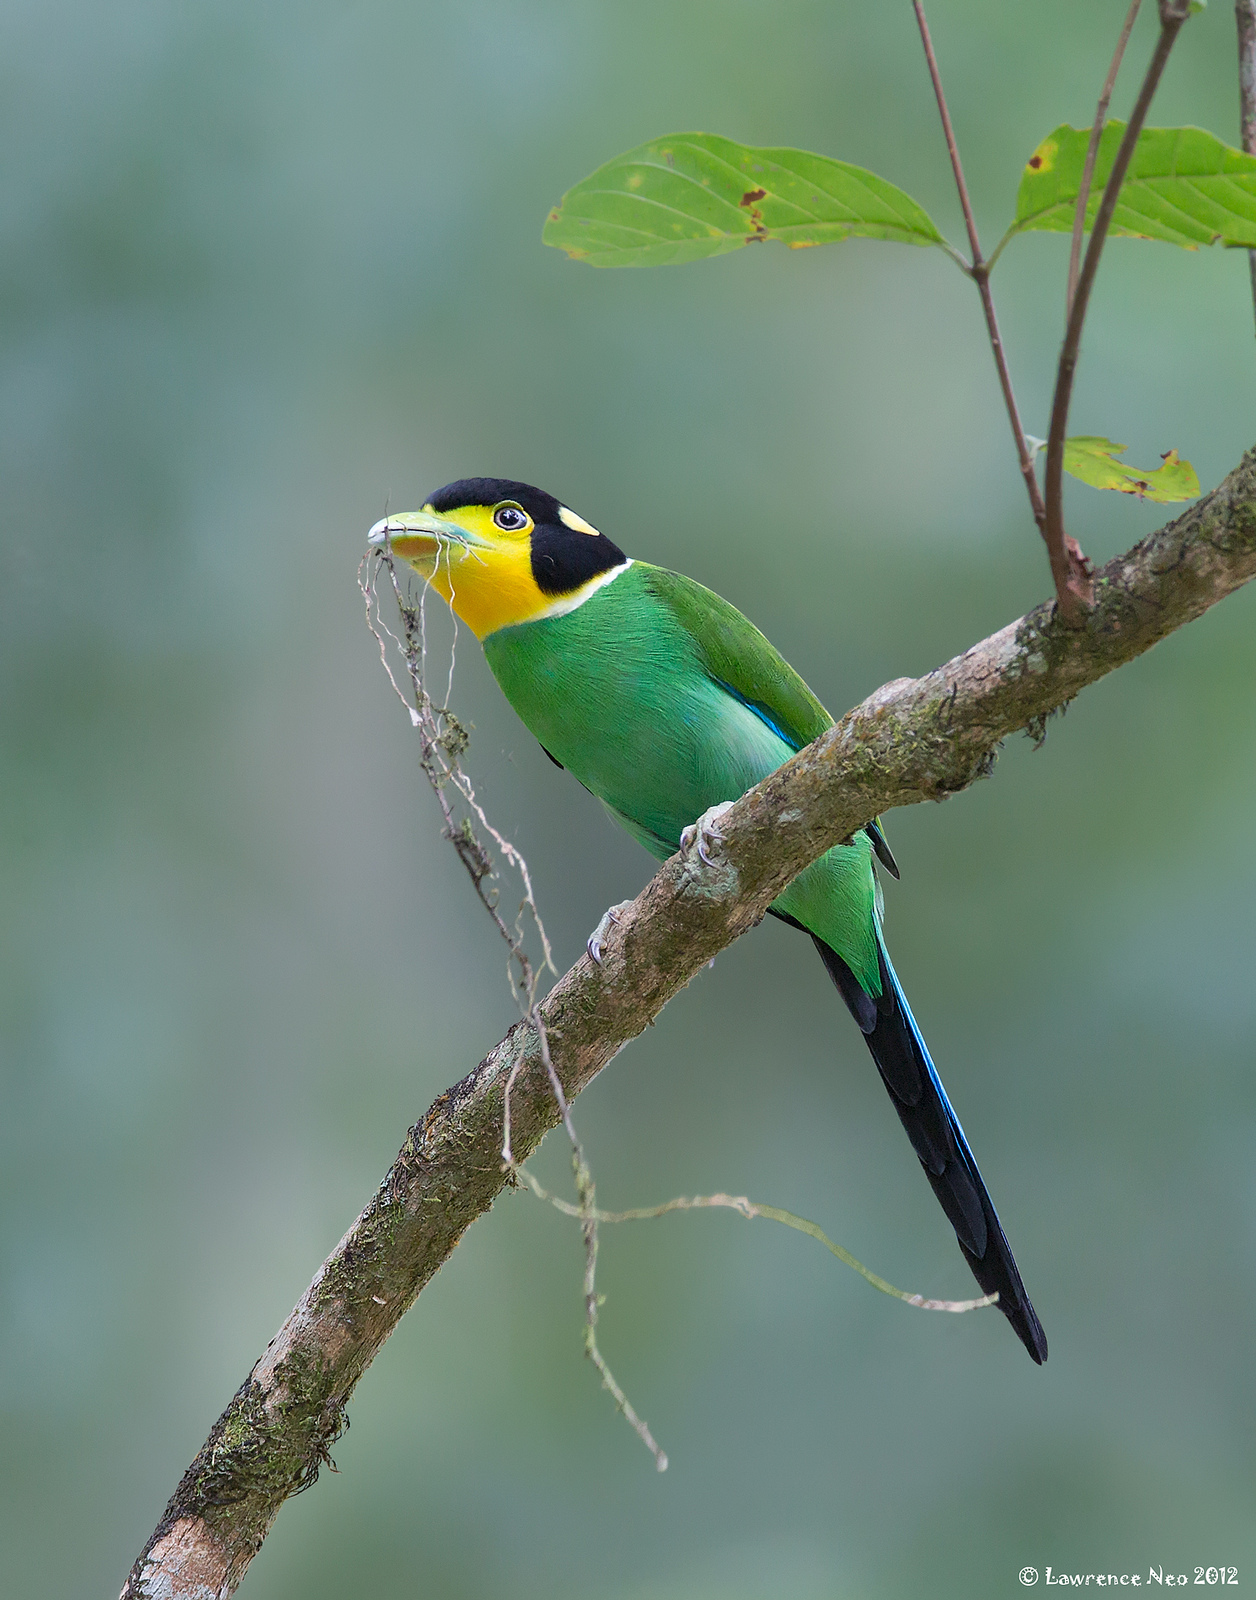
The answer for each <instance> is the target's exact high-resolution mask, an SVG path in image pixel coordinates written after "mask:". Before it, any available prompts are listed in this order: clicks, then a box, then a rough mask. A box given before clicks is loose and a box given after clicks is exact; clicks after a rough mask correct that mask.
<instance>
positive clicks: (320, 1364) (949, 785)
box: [122, 451, 1256, 1600]
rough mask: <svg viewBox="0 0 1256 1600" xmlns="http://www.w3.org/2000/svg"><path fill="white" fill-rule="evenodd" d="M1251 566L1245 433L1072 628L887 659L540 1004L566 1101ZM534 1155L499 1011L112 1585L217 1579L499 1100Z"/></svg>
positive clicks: (515, 1033)
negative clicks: (832, 865)
mask: <svg viewBox="0 0 1256 1600" xmlns="http://www.w3.org/2000/svg"><path fill="white" fill-rule="evenodd" d="M1253 576H1256V451H1253V452H1249V453H1248V455H1246V456H1245V457H1244V459H1243V461H1242V462H1241V464H1240V465H1239V466H1238V468H1237V469H1236V470H1235V471H1234V472H1233V473H1231V474H1230V476H1229V477H1228V478H1227V479H1226V480H1225V482H1224V483H1222V484H1221V486H1220V487H1219V488H1218V489H1216V490H1215V491H1214V492H1213V493H1212V494H1210V495H1207V496H1206V497H1205V498H1204V499H1202V500H1200V501H1199V502H1198V503H1197V504H1196V505H1194V506H1193V507H1192V508H1191V509H1190V510H1189V511H1187V512H1186V513H1185V515H1183V516H1181V517H1178V518H1176V519H1175V520H1174V521H1173V522H1171V523H1168V524H1167V525H1166V526H1165V527H1163V528H1162V529H1160V530H1159V532H1157V533H1155V534H1153V535H1151V537H1150V538H1148V539H1145V540H1143V541H1142V542H1141V543H1140V544H1138V545H1136V546H1135V547H1134V548H1133V549H1132V550H1130V551H1129V552H1128V553H1127V554H1125V555H1123V556H1119V557H1117V559H1116V560H1114V561H1111V562H1109V563H1108V565H1107V566H1106V567H1105V568H1103V570H1102V571H1101V572H1099V573H1097V574H1096V579H1095V604H1094V607H1093V609H1092V610H1090V611H1088V612H1087V613H1086V614H1085V616H1084V618H1083V619H1082V621H1081V625H1080V626H1077V625H1074V626H1071V627H1070V626H1066V625H1065V624H1064V622H1063V621H1062V620H1061V619H1060V617H1059V616H1058V614H1057V608H1056V605H1055V602H1054V601H1051V602H1049V603H1047V604H1046V605H1042V606H1039V607H1038V609H1037V610H1036V611H1032V612H1030V613H1029V614H1028V615H1027V616H1025V617H1022V618H1021V619H1020V620H1019V621H1018V622H1013V623H1011V624H1009V625H1008V626H1007V627H1006V628H1003V629H1002V630H1001V631H1000V632H998V633H996V634H993V635H991V637H990V638H988V639H985V640H983V641H982V642H981V643H980V644H977V645H974V646H973V647H972V649H970V650H967V651H965V652H964V654H963V655H960V656H957V657H955V659H954V660H952V661H949V662H947V663H946V665H945V666H942V667H939V668H937V669H936V670H935V671H933V672H931V673H928V674H927V675H926V676H925V677H923V678H916V679H907V678H900V679H898V680H896V681H895V682H894V683H890V684H887V685H885V687H884V688H882V689H879V690H878V691H877V692H876V693H875V694H873V695H871V696H870V697H869V698H868V699H867V700H865V701H864V702H863V704H862V705H859V706H856V707H855V708H854V709H853V710H852V711H849V712H847V714H846V715H845V716H844V717H843V718H842V719H841V721H840V722H838V723H837V725H836V726H835V727H833V728H832V729H830V730H829V731H828V732H827V733H825V734H824V735H823V736H822V737H821V738H819V739H817V740H816V742H815V743H814V744H812V745H810V746H808V748H807V749H806V750H804V751H802V752H801V753H800V754H799V755H797V756H795V757H794V759H793V760H791V761H789V762H788V763H787V764H786V765H785V766H784V767H782V768H781V769H780V770H779V771H777V772H775V773H773V774H772V775H771V776H770V777H769V778H767V779H765V781H764V782H763V783H761V784H759V785H758V786H757V787H756V788H754V789H752V790H751V791H750V792H749V793H748V794H747V795H745V796H743V797H742V799H740V800H739V801H738V802H737V804H736V805H735V806H734V807H733V808H732V810H730V811H729V812H728V814H727V815H726V816H725V817H724V819H723V821H722V822H721V833H722V835H723V846H722V850H721V853H720V855H719V856H718V857H717V859H716V864H715V865H714V866H713V867H705V866H702V865H701V864H700V863H698V862H696V860H695V859H694V858H682V857H680V856H673V857H672V859H671V860H670V861H668V862H667V863H665V865H664V866H663V867H662V868H661V869H660V870H659V872H658V873H657V874H656V875H655V877H654V878H653V879H652V880H651V882H650V883H649V884H648V885H647V886H646V888H645V889H644V890H643V891H642V893H641V894H640V895H639V896H638V897H637V899H636V901H634V903H633V905H632V907H631V908H630V909H629V910H627V911H626V912H625V913H624V914H623V916H622V917H621V919H620V921H619V922H618V924H617V925H616V927H615V928H614V930H613V932H612V933H611V935H610V937H609V938H608V940H607V942H606V945H605V949H604V954H603V959H602V963H601V965H600V966H595V965H594V964H593V962H591V961H590V960H589V959H588V958H587V957H582V958H581V959H580V960H579V961H578V962H577V963H576V965H575V966H574V967H572V969H571V970H570V971H569V972H568V973H566V974H565V976H564V977H562V978H561V979H560V980H559V981H558V983H556V984H555V986H554V988H553V989H552V990H551V991H550V993H549V995H548V996H547V998H546V999H545V1001H544V1002H543V1005H542V1014H543V1017H544V1020H545V1026H546V1029H547V1032H548V1038H549V1044H550V1050H551V1053H552V1059H553V1063H554V1066H555V1069H556V1071H557V1073H558V1075H559V1077H560V1079H561V1082H562V1085H563V1088H564V1091H565V1093H566V1095H567V1097H568V1099H571V1098H573V1097H574V1096H575V1095H577V1094H579V1092H580V1091H581V1090H582V1089H583V1088H584V1087H585V1086H586V1085H587V1084H588V1083H589V1082H590V1081H591V1080H592V1079H593V1078H594V1077H595V1076H596V1074H597V1073H598V1072H599V1071H601V1069H602V1068H603V1067H604V1066H606V1064H607V1063H608V1062H609V1061H610V1060H611V1059H612V1058H613V1057H614V1056H615V1055H616V1054H617V1053H618V1052H619V1051H620V1050H621V1049H622V1048H623V1046H624V1045H625V1044H626V1043H627V1042H628V1040H630V1039H632V1038H635V1037H636V1035H637V1034H639V1033H640V1032H641V1031H642V1029H643V1028H645V1027H646V1025H647V1024H648V1023H649V1022H651V1021H652V1020H653V1019H654V1018H655V1017H656V1016H657V1015H658V1013H659V1012H660V1011H661V1010H662V1009H663V1007H664V1006H665V1005H666V1003H667V1001H668V1000H669V999H671V997H672V996H673V995H674V994H675V993H676V992H677V990H679V989H681V988H682V987H683V986H684V985H685V984H687V983H688V982H689V980H690V979H691V978H692V977H693V976H694V975H695V974H696V973H697V972H699V971H700V970H701V968H702V967H703V966H704V965H705V963H706V962H707V961H709V960H710V959H711V958H712V957H713V956H715V955H717V954H718V953H719V951H721V950H722V949H724V948H725V946H727V945H729V944H731V943H732V941H733V940H734V939H735V938H737V936H738V935H739V934H741V933H744V932H745V931H746V929H747V928H750V927H752V926H753V925H754V924H755V923H757V922H758V921H759V920H760V919H761V918H762V916H763V915H764V913H765V911H766V909H767V907H768V905H769V903H770V902H771V901H772V900H773V899H774V898H775V897H776V895H777V894H779V893H780V891H781V890H782V889H783V888H784V887H785V885H786V884H787V883H788V882H789V881H790V879H792V878H793V877H794V876H796V874H797V873H798V872H799V871H801V869H802V868H803V867H804V866H806V865H807V864H808V863H809V862H810V861H813V860H815V858H816V857H817V856H819V855H820V854H822V853H823V851H825V850H826V849H828V848H829V846H831V845H833V844H836V843H838V842H839V841H840V840H842V839H845V838H847V837H848V836H849V835H850V834H851V833H853V832H854V831H855V829H857V828H859V827H860V826H862V824H864V823H865V822H867V821H869V820H870V819H871V818H872V817H874V816H876V815H877V814H878V813H879V812H882V811H886V810H889V809H891V808H892V807H894V806H902V805H911V804H914V803H915V802H917V801H920V800H941V799H944V798H945V797H946V796H947V795H949V794H953V793H955V792H957V791H958V790H961V789H964V788H966V787H967V786H968V785H969V784H970V783H972V782H973V781H974V780H975V779H977V778H980V777H984V776H986V775H987V774H988V773H989V772H990V770H991V767H992V765H993V762H994V757H995V752H996V750H997V748H998V745H999V743H1000V741H1001V740H1002V739H1004V738H1006V737H1007V736H1008V735H1009V734H1012V733H1015V732H1016V731H1017V730H1018V729H1022V728H1030V729H1040V728H1041V727H1042V725H1043V722H1044V720H1045V718H1046V717H1048V716H1049V715H1050V714H1051V713H1052V712H1053V711H1055V710H1057V709H1058V708H1059V707H1061V706H1062V705H1064V704H1065V703H1066V702H1067V701H1069V700H1071V699H1072V698H1073V697H1074V696H1075V695H1076V694H1077V693H1078V692H1079V691H1080V690H1081V689H1083V688H1085V687H1086V685H1087V684H1090V683H1094V682H1096V681H1097V680H1098V679H1099V678H1102V677H1104V676H1106V674H1107V673H1109V672H1112V671H1114V670H1115V669H1116V668H1117V667H1119V666H1121V665H1123V664H1124V663H1125V662H1127V661H1131V660H1133V658H1134V657H1135V656H1138V655H1141V654H1142V652H1143V651H1145V650H1148V649H1150V647H1151V646H1152V645H1153V644H1155V643H1156V642H1157V641H1158V640H1160V639H1163V638H1164V637H1165V636H1166V635H1167V634H1170V633H1172V632H1174V631H1175V630H1176V629H1177V628H1180V627H1182V626H1183V625H1184V624H1186V623H1188V622H1191V621H1193V620H1194V619H1195V618H1196V617H1198V616H1200V615H1202V613H1203V612H1205V611H1206V610H1207V609H1208V608H1209V607H1210V606H1212V605H1215V604H1216V602H1217V601H1218V600H1221V599H1223V598H1224V597H1225V596H1226V595H1227V594H1229V593H1231V592H1232V591H1233V590H1235V589H1237V588H1239V587H1240V586H1241V585H1242V584H1244V583H1246V582H1247V581H1248V580H1249V579H1250V578H1252V577H1253ZM516 1066H518V1067H519V1068H520V1070H519V1072H518V1075H517V1077H516V1079H515V1083H514V1087H513V1091H512V1101H511V1120H512V1145H513V1152H514V1155H515V1159H516V1160H517V1161H523V1160H525V1159H526V1158H527V1156H528V1154H529V1152H530V1151H532V1150H533V1149H534V1148H535V1147H536V1145H537V1144H538V1143H539V1142H540V1140H541V1139H542V1138H543V1137H544V1135H545V1134H546V1133H547V1132H548V1131H549V1130H550V1129H551V1128H553V1127H555V1126H556V1125H557V1123H558V1120H559V1111H558V1107H557V1105H556V1102H555V1097H554V1093H553V1091H552V1089H551V1086H550V1083H549V1080H548V1077H547V1075H546V1072H545V1069H544V1065H543V1063H542V1061H541V1058H540V1053H539V1051H538V1047H537V1036H536V1032H535V1030H534V1028H533V1027H531V1026H530V1025H529V1024H528V1023H527V1022H520V1023H518V1024H516V1026H515V1027H513V1028H512V1029H511V1030H510V1032H509V1033H508V1034H507V1035H506V1037H505V1038H504V1039H503V1040H502V1041H501V1043H500V1044H498V1045H497V1046H496V1047H495V1048H494V1049H493V1050H492V1051H490V1053H489V1054H488V1055H487V1056H486V1057H485V1059H484V1060H483V1061H482V1062H481V1063H480V1065H479V1066H478V1067H476V1069H475V1070H474V1071H473V1072H471V1073H470V1074H469V1075H468V1076H467V1077H466V1078H464V1079H463V1080H462V1082H461V1083H458V1084H455V1085H454V1086H453V1088H451V1089H448V1090H446V1092H445V1093H444V1094H442V1095H441V1096H440V1097H439V1098H438V1099H437V1100H436V1101H435V1103H434V1104H433V1105H432V1107H431V1108H430V1110H429V1111H428V1112H427V1114H426V1116H425V1117H424V1118H423V1120H422V1121H421V1122H419V1123H418V1124H417V1125H416V1126H415V1127H413V1128H412V1129H411V1130H410V1132H409V1134H408V1135H407V1137H406V1141H405V1143H404V1145H403V1146H402V1149H401V1152H400V1154H399V1155H398V1157H397V1160H396V1161H395V1162H394V1164H393V1166H392V1169H391V1170H390V1171H389V1173H388V1174H387V1176H386V1177H385V1178H384V1181H383V1182H382V1183H381V1185H380V1187H379V1190H378V1191H377V1193H376V1194H375V1196H374V1198H373V1199H372V1200H371V1202H370V1204H369V1205H368V1206H367V1207H366V1209H365V1210H364V1211H363V1213H362V1215H361V1216H360V1217H359V1218H358V1220H357V1221H356V1222H355V1223H354V1224H353V1226H352V1227H351V1228H350V1230H349V1232H348V1233H347V1234H346V1235H345V1237H344V1238H343V1239H342V1240H341V1242H340V1244H339V1245H337V1247H336V1249H335V1250H334V1251H333V1252H332V1254H331V1255H330V1256H329V1257H328V1259H327V1260H326V1261H325V1262H324V1263H323V1265H322V1267H321V1268H320V1269H319V1271H318V1273H317V1275H316V1276H315V1278H314V1281H313V1282H312V1283H311V1284H310V1286H309V1288H308V1289H307V1290H306V1292H305V1294H304V1295H303V1296H302V1297H301V1301H300V1303H299V1304H298V1305H297V1307H296V1309H295V1310H294V1311H293V1312H292V1314H291V1315H290V1316H289V1317H288V1319H287V1321H286V1322H285V1323H284V1325H283V1327H282V1328H281V1329H280V1330H279V1332H278V1333H277V1334H276V1335H275V1338H274V1339H273V1340H272V1341H271V1343H270V1345H269V1346H268V1347H267V1350H266V1352H265V1354H264V1355H263V1356H262V1358H261V1360H260V1361H259V1362H258V1363H257V1365H256V1366H255V1367H254V1368H253V1370H252V1372H251V1373H250V1374H249V1376H248V1378H247V1380H246V1381H245V1383H244V1385H243V1387H242V1388H241V1389H240V1390H239V1392H238V1393H237V1394H236V1396H235V1398H234V1399H233V1400H232V1402H231V1404H230V1405H229V1406H228V1407H227V1409H226V1411H225V1412H224V1413H223V1415H222V1416H221V1417H220V1418H219V1420H218V1421H217V1422H216V1423H215V1424H214V1427H213V1430H212V1432H211V1433H210V1436H209V1438H208V1440H207V1441H206V1443H205V1445H204V1446H203V1447H202V1449H201V1451H200V1453H199V1454H198V1455H197V1457H196V1460H195V1461H194V1462H193V1463H192V1465H191V1466H190V1467H189V1468H188V1470H187V1472H186V1473H185V1474H184V1477H183V1481H182V1482H181V1483H180V1485H179V1487H178V1488H177V1489H176V1490H175V1493H174V1495H173V1497H172V1498H171V1500H170V1503H169V1505H168V1506H167V1507H166V1510H165V1513H164V1514H163V1516H162V1519H161V1521H160V1522H159V1524H158V1526H157V1528H156V1530H155V1531H154V1533H153V1535H152V1537H151V1538H150V1539H149V1541H148V1542H147V1544H146V1545H145V1547H144V1550H143V1552H142V1554H141V1555H140V1557H139V1559H138V1560H137V1561H136V1563H135V1566H134V1568H133V1569H132V1571H131V1574H130V1576H129V1578H128V1579H127V1583H126V1586H125V1588H124V1589H123V1591H122V1594H123V1597H124V1600H139V1597H140V1596H147V1597H150V1600H157V1597H160V1600H179V1597H184V1596H187V1597H192V1596H196V1597H197V1600H210V1597H215V1600H217V1597H225V1596H228V1595H230V1594H231V1593H232V1592H233V1591H234V1590H235V1588H236V1586H237V1585H238V1583H239V1582H240V1579H241V1577H242V1576H243V1574H244V1572H245V1569H246V1568H247V1567H248V1565H249V1562H250V1561H251V1560H252V1559H253V1557H254V1555H256V1553H257V1551H258V1550H259V1548H260V1547H261V1544H262V1541H263V1540H264V1539H265V1537H266V1534H267V1532H268V1531H269V1529H270V1527H271V1524H272V1523H273V1521H274V1519H275V1516H276V1514H277V1513H278V1511H279V1508H280V1506H281V1505H282V1504H283V1502H284V1500H286V1499H287V1498H288V1496H289V1495H291V1494H295V1493H296V1492H297V1491H298V1490H300V1489H303V1488H306V1487H307V1486H308V1485H309V1484H311V1483H312V1482H313V1480H314V1478H315V1477H316V1476H317V1473H318V1469H319V1466H320V1465H321V1464H322V1463H323V1462H325V1461H326V1460H327V1459H328V1452H329V1450H330V1448H331V1446H332V1444H333V1443H334V1441H335V1439H336V1437H337V1435H338V1433H339V1431H340V1428H341V1427H342V1425H343V1417H344V1408H345V1405H346V1403H347V1401H348V1399H349V1396H350V1394H351V1393H352V1392H353V1388H354V1385H355V1384H356V1383H357V1381H358V1379H359V1378H360V1377H361V1375H362V1373H363V1372H364V1371H365V1370H366V1368H367V1366H368V1365H369V1364H370V1362H371V1360H372V1358H373V1357H374V1355H375V1353H376V1351H378V1349H379V1348H380V1346H381V1345H382V1344H383V1342H384V1340H385V1339H386V1338H387V1337H388V1335H389V1334H390V1333H391V1332H392V1330H393V1329H394V1328H395V1327H396V1325H397V1322H398V1321H399V1320H400V1318H401V1316H402V1315H403V1313H404V1312H405V1311H406V1310H407V1309H408V1307H409V1306H410V1305H412V1304H413V1302H414V1300H415V1297H416V1296H417V1295H418V1294H419V1292H420V1290H421V1289H422V1288H423V1287H424V1285H425V1284H426V1283H427V1282H428V1281H429V1279H430V1278H431V1277H432V1276H433V1274H434V1273H435V1272H436V1271H437V1269H438V1268H439V1267H440V1266H441V1265H442V1264H443V1263H444V1262H445V1261H446V1260H448V1258H449V1256H450V1255H451V1254H452V1252H453V1250H454V1247H455V1246H456V1245H457V1243H458V1241H459V1239H460V1238H461V1237H462V1234H463V1231H464V1230H465V1229H466V1228H467V1227H468V1225H469V1224H470V1223H471V1222H473V1221H474V1220H475V1218H476V1217H478V1216H480V1215H481V1214H482V1213H483V1212H485V1211H487V1210H488V1209H489V1207H490V1206H491V1205H492V1203H493V1201H494V1199H495V1198H496V1197H497V1195H498V1194H499V1193H500V1192H501V1190H502V1188H503V1187H504V1185H505V1183H506V1181H507V1173H506V1172H505V1170H504V1169H503V1163H502V1160H501V1143H502V1096H503V1089H504V1086H505V1084H506V1081H507V1079H508V1078H509V1077H510V1075H511V1073H512V1072H513V1071H514V1069H515V1067H516Z"/></svg>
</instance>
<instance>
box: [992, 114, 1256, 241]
mask: <svg viewBox="0 0 1256 1600" xmlns="http://www.w3.org/2000/svg"><path fill="white" fill-rule="evenodd" d="M1124 132H1125V124H1124V123H1123V122H1109V123H1108V124H1107V125H1106V126H1105V128H1104V130H1103V133H1102V134H1101V135H1100V138H1099V155H1098V159H1097V160H1096V162H1095V172H1094V178H1093V179H1092V181H1091V186H1090V197H1089V199H1088V201H1087V204H1086V227H1087V228H1089V227H1090V226H1091V224H1092V223H1093V222H1094V219H1095V212H1096V211H1097V210H1098V209H1099V202H1100V199H1101V198H1102V196H1103V190H1104V185H1105V184H1106V183H1107V181H1108V175H1109V174H1110V173H1111V171H1112V162H1113V160H1114V159H1115V156H1116V152H1117V146H1118V145H1119V144H1120V142H1121V136H1122V135H1123V134H1124ZM1089 143H1090V129H1089V128H1070V127H1069V126H1068V125H1067V124H1065V125H1064V126H1062V127H1059V128H1057V129H1056V130H1055V131H1054V133H1050V134H1048V135H1047V137H1046V138H1045V139H1044V140H1043V141H1042V143H1041V144H1040V145H1039V146H1038V148H1037V149H1036V150H1035V151H1034V153H1033V155H1032V156H1030V158H1029V161H1028V163H1027V165H1026V167H1025V171H1024V173H1023V174H1022V176H1021V182H1020V189H1019V191H1018V193H1017V196H1016V221H1015V222H1014V223H1013V224H1012V226H1011V228H1010V229H1009V230H1008V232H1009V236H1010V235H1011V234H1014V233H1024V232H1029V231H1033V230H1038V231H1046V232H1051V233H1071V232H1072V230H1073V217H1074V214H1075V212H1076V210H1077V197H1078V195H1079V194H1080V193H1081V181H1082V169H1083V167H1084V166H1085V162H1086V149H1087V146H1088V145H1089ZM1111 231H1112V233H1113V234H1117V235H1123V236H1124V237H1125V238H1128V239H1160V240H1163V241H1164V242H1165V243H1166V244H1176V245H1182V246H1183V247H1184V248H1186V249H1194V248H1195V247H1196V246H1198V245H1201V244H1222V245H1229V246H1232V247H1242V248H1244V249H1252V248H1254V247H1256V156H1249V155H1248V154H1247V153H1246V152H1245V151H1243V150H1235V149H1234V148H1233V147H1232V146H1231V145H1228V144H1223V143H1222V142H1221V140H1220V139H1218V138H1216V136H1215V135H1213V134H1211V133H1206V132H1205V131H1204V129H1203V128H1144V129H1143V131H1142V133H1141V134H1139V136H1138V143H1137V144H1136V145H1135V146H1134V155H1133V159H1132V160H1131V162H1130V169H1129V173H1128V175H1127V177H1126V179H1125V182H1124V183H1123V184H1122V185H1121V193H1120V195H1119V197H1118V199H1117V205H1116V211H1115V213H1114V214H1113V218H1112V230H1111Z"/></svg>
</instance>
